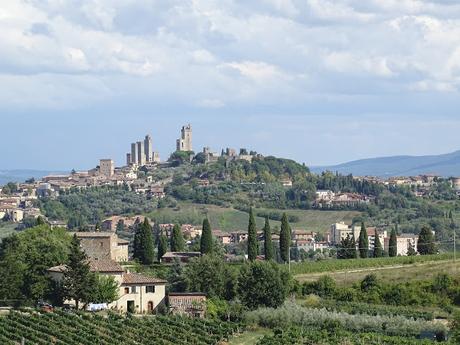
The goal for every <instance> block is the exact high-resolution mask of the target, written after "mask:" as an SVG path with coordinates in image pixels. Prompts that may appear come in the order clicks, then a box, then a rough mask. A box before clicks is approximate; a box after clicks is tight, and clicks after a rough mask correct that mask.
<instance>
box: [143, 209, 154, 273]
mask: <svg viewBox="0 0 460 345" xmlns="http://www.w3.org/2000/svg"><path fill="white" fill-rule="evenodd" d="M141 228H142V236H141V240H142V244H141V248H142V258H141V262H142V263H143V264H144V265H151V264H153V261H154V258H155V248H154V242H153V232H152V227H151V226H150V224H149V221H148V219H147V217H146V218H145V220H144V222H143V223H142V226H141Z"/></svg>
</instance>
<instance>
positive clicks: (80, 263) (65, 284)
mask: <svg viewBox="0 0 460 345" xmlns="http://www.w3.org/2000/svg"><path fill="white" fill-rule="evenodd" d="M95 284H96V277H95V275H94V274H93V273H91V271H90V266H89V262H88V256H87V255H86V254H85V252H84V251H83V250H82V249H81V247H80V240H79V239H78V238H77V235H74V236H73V238H72V242H71V244H70V253H69V258H68V263H67V265H66V269H65V271H64V278H63V281H62V289H63V297H64V298H66V299H73V300H75V306H76V308H77V309H78V308H79V303H80V302H89V300H90V298H91V297H92V293H93V286H94V285H95Z"/></svg>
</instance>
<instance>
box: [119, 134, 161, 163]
mask: <svg viewBox="0 0 460 345" xmlns="http://www.w3.org/2000/svg"><path fill="white" fill-rule="evenodd" d="M159 161H160V156H159V154H158V152H154V151H153V146H152V137H151V136H150V135H148V134H147V135H146V136H145V139H144V141H138V142H136V143H132V144H131V153H127V154H126V164H128V165H132V164H137V165H139V166H143V165H145V164H148V163H154V162H159Z"/></svg>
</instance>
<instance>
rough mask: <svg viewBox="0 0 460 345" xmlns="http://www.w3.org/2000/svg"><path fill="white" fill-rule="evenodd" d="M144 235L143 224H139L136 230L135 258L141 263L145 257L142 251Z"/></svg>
mask: <svg viewBox="0 0 460 345" xmlns="http://www.w3.org/2000/svg"><path fill="white" fill-rule="evenodd" d="M142 235H143V233H142V227H141V224H137V225H136V226H135V230H134V243H133V257H134V258H135V259H138V260H139V261H142V258H143V257H144V254H143V250H142V242H143V240H142Z"/></svg>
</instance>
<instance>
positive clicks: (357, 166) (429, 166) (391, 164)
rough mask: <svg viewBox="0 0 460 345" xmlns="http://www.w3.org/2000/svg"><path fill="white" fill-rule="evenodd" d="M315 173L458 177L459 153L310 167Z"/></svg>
mask: <svg viewBox="0 0 460 345" xmlns="http://www.w3.org/2000/svg"><path fill="white" fill-rule="evenodd" d="M310 170H311V171H312V172H315V173H321V172H323V171H325V170H329V171H333V172H335V171H338V172H339V173H342V174H353V175H355V176H366V175H369V176H380V177H391V176H415V175H420V174H435V175H439V176H445V177H450V176H460V151H455V152H452V153H447V154H442V155H432V156H393V157H381V158H369V159H360V160H357V161H352V162H348V163H343V164H338V165H332V166H319V167H311V168H310Z"/></svg>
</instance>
